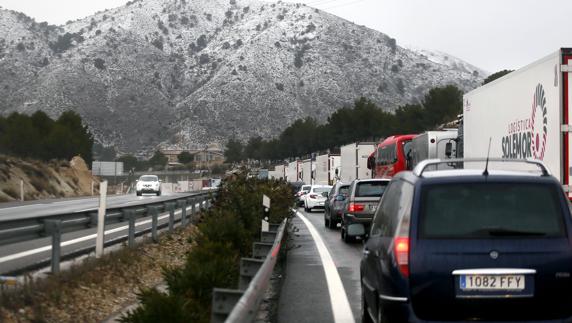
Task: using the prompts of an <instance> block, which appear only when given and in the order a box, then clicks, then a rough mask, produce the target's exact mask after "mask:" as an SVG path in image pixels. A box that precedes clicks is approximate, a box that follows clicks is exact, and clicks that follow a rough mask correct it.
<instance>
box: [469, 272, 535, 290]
mask: <svg viewBox="0 0 572 323" xmlns="http://www.w3.org/2000/svg"><path fill="white" fill-rule="evenodd" d="M459 279H460V281H459V286H460V287H461V290H464V291H466V290H511V291H520V290H524V288H525V277H524V275H461V276H459Z"/></svg>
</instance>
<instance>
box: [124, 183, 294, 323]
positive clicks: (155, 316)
mask: <svg viewBox="0 0 572 323" xmlns="http://www.w3.org/2000/svg"><path fill="white" fill-rule="evenodd" d="M262 194H266V195H267V196H269V197H270V199H271V200H272V208H271V209H270V214H269V217H270V221H271V222H274V223H279V222H281V221H282V220H283V219H284V218H286V217H288V216H289V215H290V211H289V209H290V207H291V206H292V204H293V202H294V201H293V197H292V194H291V192H290V188H289V186H288V185H287V184H286V183H285V182H280V181H276V180H259V179H256V178H247V177H246V175H243V174H239V175H237V176H236V177H235V178H233V179H231V180H224V181H223V183H222V185H221V188H220V190H219V194H218V197H217V200H216V201H215V203H214V204H213V208H211V209H210V210H208V211H206V213H205V214H204V215H203V216H202V218H203V219H204V220H203V221H202V222H201V223H200V224H199V225H198V231H197V233H196V234H195V235H193V240H194V241H192V243H196V245H195V246H194V247H193V249H192V250H191V252H190V253H189V254H188V255H187V258H186V261H185V265H184V266H183V267H182V268H169V269H166V270H165V271H164V274H163V276H164V279H165V281H166V283H167V286H168V293H162V292H159V291H157V290H155V289H150V290H145V291H143V292H142V293H141V294H140V295H139V301H140V303H141V306H140V307H139V308H137V309H135V310H134V311H132V312H130V313H128V314H127V315H126V316H124V317H123V318H122V319H121V321H122V322H156V321H164V322H208V321H209V319H210V308H211V300H212V289H213V288H214V287H219V288H236V285H237V282H238V275H239V264H240V257H244V256H248V255H249V254H250V252H251V247H252V242H253V241H254V240H255V239H257V238H258V237H259V235H260V222H261V221H260V220H261V218H262V215H263V208H262V205H261V203H260V202H261V198H262Z"/></svg>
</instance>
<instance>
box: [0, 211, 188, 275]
mask: <svg viewBox="0 0 572 323" xmlns="http://www.w3.org/2000/svg"><path fill="white" fill-rule="evenodd" d="M196 205H199V204H196ZM196 205H195V206H196ZM189 208H190V206H189V207H187V211H189ZM179 214H181V211H176V212H175V215H179ZM168 217H169V215H168V214H167V215H163V216H160V217H158V220H163V219H166V218H168ZM148 223H151V219H148V220H143V221H140V222H136V223H135V226H141V225H144V224H148ZM128 228H129V226H127V225H124V226H121V227H117V228H115V229H110V230H107V231H105V234H106V235H107V234H111V233H116V232H120V231H124V230H127V229H128ZM96 237H97V235H96V234H90V235H87V236H83V237H80V238H76V239H72V240H67V241H64V242H62V244H61V246H62V247H67V246H70V245H72V244H76V243H79V242H83V241H87V240H93V239H95V238H96ZM49 250H52V246H51V245H49V246H44V247H40V248H36V249H32V250H27V251H22V252H19V253H15V254H12V255H8V256H4V257H0V264H1V263H3V262H8V261H12V260H15V259H19V258H24V257H27V256H31V255H35V254H38V253H41V252H45V251H49Z"/></svg>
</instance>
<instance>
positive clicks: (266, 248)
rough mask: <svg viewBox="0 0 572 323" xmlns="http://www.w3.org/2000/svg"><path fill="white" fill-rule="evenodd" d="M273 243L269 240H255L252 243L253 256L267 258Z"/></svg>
mask: <svg viewBox="0 0 572 323" xmlns="http://www.w3.org/2000/svg"><path fill="white" fill-rule="evenodd" d="M272 246H273V243H269V242H255V243H253V244H252V257H254V258H265V257H266V255H267V254H268V253H269V252H270V250H272Z"/></svg>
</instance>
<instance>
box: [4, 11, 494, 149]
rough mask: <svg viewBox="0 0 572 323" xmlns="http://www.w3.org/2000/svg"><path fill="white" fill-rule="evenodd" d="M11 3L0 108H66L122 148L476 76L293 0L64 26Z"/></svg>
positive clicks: (233, 132) (475, 81)
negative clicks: (28, 14) (23, 11)
mask: <svg viewBox="0 0 572 323" xmlns="http://www.w3.org/2000/svg"><path fill="white" fill-rule="evenodd" d="M21 15H22V14H18V13H15V12H11V11H7V10H0V73H2V74H5V75H9V76H10V77H8V78H6V79H5V80H0V88H1V89H2V91H3V92H4V94H5V95H3V96H2V98H0V105H1V107H0V109H2V110H0V113H10V112H13V111H18V112H25V113H30V112H33V111H35V110H37V109H42V110H44V111H46V112H47V113H48V114H49V115H51V116H54V117H55V116H57V114H59V113H61V112H63V111H65V110H67V109H73V110H76V111H77V112H78V113H80V115H82V117H83V118H84V120H85V122H86V124H87V125H88V126H89V127H90V129H91V130H92V132H93V133H94V136H95V138H96V140H97V141H98V142H100V143H101V144H103V145H105V146H110V145H112V146H116V147H117V148H118V150H119V151H122V152H139V153H140V154H146V153H149V151H151V150H153V149H154V148H155V147H156V146H157V145H164V146H180V147H181V146H182V147H186V146H188V145H191V144H205V143H208V142H213V141H215V142H224V141H225V140H227V139H229V138H238V139H241V140H245V139H247V138H249V137H251V136H253V135H260V136H263V137H269V136H274V135H277V134H278V133H279V131H281V130H282V129H284V128H285V127H287V126H288V125H289V124H290V123H291V122H293V121H294V120H295V119H298V118H301V117H307V116H311V117H314V118H317V119H319V120H325V119H326V118H327V117H328V116H329V115H330V114H331V113H332V112H333V111H335V110H336V109H338V108H341V107H343V106H345V105H350V104H352V102H353V101H354V100H355V99H357V98H359V97H361V96H365V97H368V98H369V99H371V100H372V101H373V102H375V103H376V104H377V105H378V106H380V107H382V108H383V109H385V110H393V109H395V108H397V107H398V106H399V105H403V104H406V103H412V102H418V101H419V100H420V99H421V98H422V96H423V95H424V94H425V92H426V91H427V90H428V89H430V88H432V87H435V86H442V85H447V84H455V85H457V86H459V87H460V88H461V89H463V90H470V89H472V88H474V87H476V86H478V85H479V84H480V82H482V79H483V77H484V75H481V71H477V73H474V71H472V72H471V71H469V70H467V66H471V65H470V64H466V65H463V66H461V67H459V66H457V67H455V66H448V65H444V64H438V63H436V62H433V61H431V60H430V59H428V58H427V56H424V55H423V54H419V53H416V52H414V51H410V50H408V49H406V48H403V47H400V46H398V45H397V42H396V40H395V39H393V38H391V37H389V36H387V35H385V34H383V33H381V32H379V31H375V30H373V29H370V28H367V27H364V26H358V25H356V24H353V23H351V22H348V21H345V20H343V19H341V18H339V17H336V16H334V15H332V14H329V13H326V12H323V11H320V10H318V9H315V8H311V7H308V6H304V5H300V4H292V3H281V2H278V3H266V2H258V1H250V0H246V1H234V0H231V1H225V0H213V1H207V0H199V1H193V2H190V1H185V0H168V1H158V0H135V1H131V2H129V3H128V4H127V5H125V6H122V7H118V8H114V9H109V10H106V11H102V12H98V13H96V14H94V15H92V16H89V17H85V18H82V19H79V20H76V21H73V22H70V23H68V24H66V25H63V26H50V25H47V24H38V23H35V22H33V21H30V18H24V17H22V16H21ZM10 25H17V27H10ZM14 30H17V31H16V32H14ZM8 34H9V35H10V36H9V37H8V36H7V35H8ZM1 39H4V42H2V40H1ZM19 44H23V45H19ZM22 46H23V47H24V48H23V49H22Z"/></svg>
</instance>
